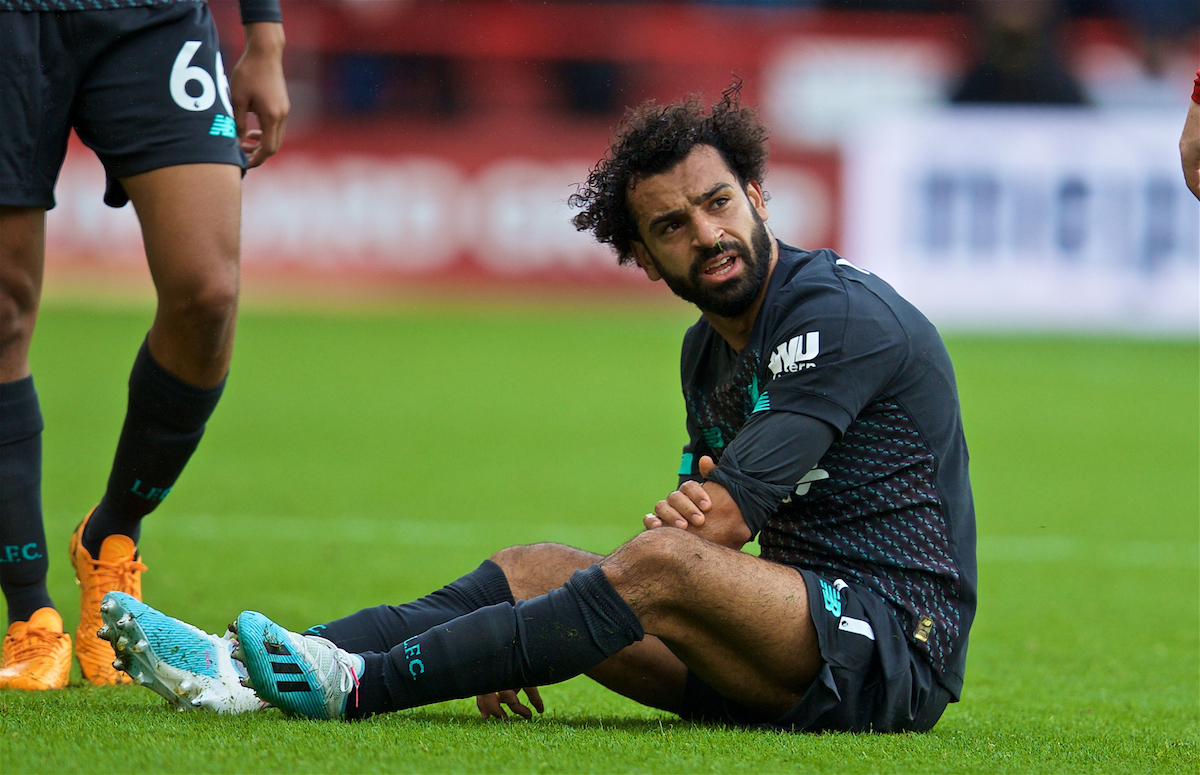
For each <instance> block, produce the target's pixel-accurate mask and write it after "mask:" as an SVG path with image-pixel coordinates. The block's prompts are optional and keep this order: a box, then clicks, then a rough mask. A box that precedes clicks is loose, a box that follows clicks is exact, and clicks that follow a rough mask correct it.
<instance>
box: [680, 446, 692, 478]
mask: <svg viewBox="0 0 1200 775" xmlns="http://www.w3.org/2000/svg"><path fill="white" fill-rule="evenodd" d="M691 472H692V453H691V452H684V453H683V460H680V461H679V475H680V476H687V475H688V474H690V473H691Z"/></svg>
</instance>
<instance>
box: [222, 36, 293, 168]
mask: <svg viewBox="0 0 1200 775" xmlns="http://www.w3.org/2000/svg"><path fill="white" fill-rule="evenodd" d="M283 42H284V39H283V25H282V24H277V23H274V22H256V23H254V24H247V25H246V50H245V51H244V52H243V53H242V58H241V59H240V60H238V63H237V65H235V66H234V68H233V72H232V73H231V74H230V77H229V101H230V102H231V103H232V105H233V122H234V124H235V125H236V126H237V134H238V140H239V141H240V143H241V146H242V150H243V151H244V152H246V153H247V154H248V155H249V156H250V160H249V162H248V163H247V167H257V166H258V165H260V164H262V163H263V162H264V161H266V160H267V158H268V157H270V156H271V155H272V154H274V153H275V152H276V151H278V150H279V146H280V145H282V144H283V130H284V127H285V126H286V125H287V117H288V112H289V111H290V110H291V103H290V102H289V101H288V93H287V83H285V82H284V80H283ZM250 113H253V114H254V115H256V116H258V123H259V126H260V127H262V128H261V129H250V128H249V127H248V125H247V123H246V119H247V116H248V115H249V114H250Z"/></svg>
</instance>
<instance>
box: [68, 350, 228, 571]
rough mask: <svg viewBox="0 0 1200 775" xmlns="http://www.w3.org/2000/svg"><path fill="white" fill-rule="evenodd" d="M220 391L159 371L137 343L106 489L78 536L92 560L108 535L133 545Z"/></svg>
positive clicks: (200, 431) (180, 468) (183, 461)
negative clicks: (130, 540)
mask: <svg viewBox="0 0 1200 775" xmlns="http://www.w3.org/2000/svg"><path fill="white" fill-rule="evenodd" d="M224 389H225V382H224V381H222V382H221V384H219V385H217V386H216V387H211V388H202V387H196V386H195V385H189V384H188V383H186V382H184V381H183V380H181V379H179V378H178V377H176V376H175V375H174V374H171V373H170V372H168V371H167V370H166V369H164V368H163V367H162V366H160V365H159V364H158V363H157V362H156V361H155V360H154V356H152V355H151V354H150V348H149V346H148V345H147V343H146V342H143V343H142V348H141V349H140V350H139V351H138V354H137V359H136V360H134V362H133V371H132V372H130V374H129V405H128V408H127V409H126V411H125V425H124V427H122V428H121V439H120V441H118V442H117V454H116V456H115V457H114V459H113V467H112V473H111V474H109V477H108V489H107V490H106V491H105V493H104V498H103V499H101V501H100V505H98V506H97V507H96V511H95V512H94V513H93V514H92V517H91V519H89V520H88V524H87V527H86V528H85V529H84V531H83V545H84V547H85V548H86V549H87V550H88V551H89V552H90V553H91V555H92V556H93V557H98V556H100V544H101V543H103V542H104V539H105V538H107V537H108V536H110V535H114V534H117V535H126V536H129V537H130V538H132V539H133V540H134V541H135V542H136V541H137V539H138V536H139V534H140V532H141V529H140V528H141V521H142V517H144V516H146V515H147V514H149V513H150V512H151V511H154V509H155V508H157V507H158V504H159V503H161V502H162V500H163V499H164V498H166V497H167V494H168V493H169V492H170V491H171V487H172V486H174V484H175V480H176V479H178V478H179V474H180V473H181V472H182V471H183V467H184V466H185V465H187V462H188V459H189V458H191V456H192V453H193V452H195V451H196V445H198V444H199V443H200V437H201V436H203V435H204V424H205V423H206V422H208V418H209V416H210V415H212V413H213V409H215V408H216V406H217V401H219V400H220V399H221V391H223V390H224Z"/></svg>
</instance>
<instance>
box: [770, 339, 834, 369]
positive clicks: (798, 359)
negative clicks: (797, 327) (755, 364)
mask: <svg viewBox="0 0 1200 775" xmlns="http://www.w3.org/2000/svg"><path fill="white" fill-rule="evenodd" d="M820 349H821V332H820V331H809V332H808V333H807V334H801V335H800V336H793V337H792V338H791V339H789V340H787V341H786V342H784V343H783V344H781V345H779V346H778V347H776V348H775V352H773V353H771V362H770V363H769V364H767V365H768V367H769V368H770V369H771V378H772V379H774V378H775V377H778V376H779V375H780V374H785V373H791V372H795V371H801V370H802V369H811V368H812V367H814V366H816V364H815V363H812V362H811V361H812V359H813V358H816V357H817V352H819V351H820Z"/></svg>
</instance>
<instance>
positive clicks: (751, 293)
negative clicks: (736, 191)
mask: <svg viewBox="0 0 1200 775" xmlns="http://www.w3.org/2000/svg"><path fill="white" fill-rule="evenodd" d="M751 212H752V213H753V215H754V221H755V226H754V233H753V234H752V235H751V237H750V242H751V245H752V246H753V250H751V249H750V248H749V247H747V246H746V244H745V243H744V242H742V241H740V240H734V239H724V240H721V247H720V248H718V247H717V246H716V245H714V246H712V247H711V248H707V249H705V250H704V251H703V252H702V253H701V254H700V255H699V256H697V257H696V260H695V261H694V262H692V267H691V269H690V270H688V274H687V277H684V276H682V275H672V274H667V273H666V272H664V271H663V270H662V267H661V266H659V265H658V261H654V262H653V263H654V268H655V269H657V270H658V273H659V274H660V275H662V278H663V282H665V283H666V284H667V287H668V288H670V289H671V291H672V292H673V293H674V294H675V295H676V296H678V297H679V298H681V299H683V300H684V301H688V302H691V303H692V304H695V305H696V306H697V307H699V308H700V309H701V311H703V312H711V313H712V314H714V315H719V316H720V317H723V318H735V317H737V316H738V315H741V314H742V313H743V312H745V311H746V310H748V309H750V307H751V306H752V305H753V304H754V301H755V299H757V298H758V294H759V293H760V292H761V291H762V287H763V284H764V283H766V281H767V274H768V272H770V270H771V236H770V234H768V233H767V226H766V224H765V223H763V220H762V219H761V218H759V217H758V213H755V212H753V211H751ZM730 249H732V250H733V251H735V252H736V253H737V256H738V258H740V259H742V263H743V264H745V265H746V271H745V273H743V274H742V276H741V277H739V278H737V279H736V280H732V281H730V282H727V283H723V284H722V285H721V286H720V287H718V288H709V287H706V286H704V285H701V280H700V278H701V276H702V275H703V269H704V263H705V262H706V261H709V260H711V259H713V258H716V257H717V256H719V255H721V254H722V253H724V252H725V251H726V250H730ZM650 258H651V259H653V258H654V256H653V254H651V256H650Z"/></svg>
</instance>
